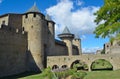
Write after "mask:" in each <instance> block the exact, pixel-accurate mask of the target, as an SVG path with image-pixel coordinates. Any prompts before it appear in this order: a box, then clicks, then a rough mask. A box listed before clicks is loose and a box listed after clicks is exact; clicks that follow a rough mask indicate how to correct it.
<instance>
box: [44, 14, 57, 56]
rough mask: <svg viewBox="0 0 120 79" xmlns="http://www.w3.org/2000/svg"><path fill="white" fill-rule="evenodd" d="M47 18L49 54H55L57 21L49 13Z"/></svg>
mask: <svg viewBox="0 0 120 79" xmlns="http://www.w3.org/2000/svg"><path fill="white" fill-rule="evenodd" d="M45 19H46V21H47V26H48V41H47V43H48V53H47V54H48V55H53V54H54V53H55V51H54V48H55V38H54V36H55V29H54V25H55V23H54V22H53V21H52V20H51V17H50V16H49V15H48V14H47V15H46V16H45Z"/></svg>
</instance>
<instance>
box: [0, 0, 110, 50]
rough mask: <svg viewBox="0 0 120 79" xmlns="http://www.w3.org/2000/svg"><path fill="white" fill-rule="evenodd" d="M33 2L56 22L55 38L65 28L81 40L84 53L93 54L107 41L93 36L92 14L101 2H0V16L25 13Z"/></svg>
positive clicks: (67, 0)
mask: <svg viewBox="0 0 120 79" xmlns="http://www.w3.org/2000/svg"><path fill="white" fill-rule="evenodd" d="M34 2H36V4H37V6H38V8H39V9H40V11H41V12H42V13H43V14H49V15H50V16H51V18H52V20H53V21H55V22H56V25H55V27H56V28H55V30H56V31H55V33H56V38H57V34H59V33H61V32H62V30H63V29H64V27H65V26H67V27H68V28H69V29H70V31H71V32H72V33H75V34H77V35H79V36H80V38H81V39H82V49H83V51H84V52H95V51H96V50H97V49H101V48H102V47H103V44H104V43H106V42H108V41H109V39H108V38H106V39H102V38H99V39H96V38H95V35H94V34H93V31H94V29H95V27H96V24H95V23H94V19H95V16H94V15H93V13H94V12H96V11H97V10H99V8H100V7H101V6H102V5H103V3H104V2H103V0H0V15H2V14H5V13H25V12H26V11H27V10H28V9H29V8H30V7H31V6H32V5H33V4H34Z"/></svg>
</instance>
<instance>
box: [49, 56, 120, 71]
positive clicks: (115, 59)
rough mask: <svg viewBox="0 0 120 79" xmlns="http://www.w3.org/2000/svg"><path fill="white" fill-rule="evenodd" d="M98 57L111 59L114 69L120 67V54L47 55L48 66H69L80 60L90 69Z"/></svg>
mask: <svg viewBox="0 0 120 79" xmlns="http://www.w3.org/2000/svg"><path fill="white" fill-rule="evenodd" d="M98 59H105V60H107V61H109V62H110V63H111V64H112V65H113V70H117V69H120V62H119V61H120V54H102V55H100V54H98V55H97V54H83V55H74V56H48V57H47V67H49V66H50V67H52V66H53V65H57V66H59V68H61V67H62V65H67V67H69V68H70V67H71V64H72V63H73V62H74V61H76V60H80V61H83V62H85V63H86V64H87V65H88V67H89V71H90V70H91V64H92V63H93V62H94V61H95V60H98Z"/></svg>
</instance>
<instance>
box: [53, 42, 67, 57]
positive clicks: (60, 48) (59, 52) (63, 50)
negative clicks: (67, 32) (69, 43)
mask: <svg viewBox="0 0 120 79" xmlns="http://www.w3.org/2000/svg"><path fill="white" fill-rule="evenodd" d="M53 51H55V53H52V54H53V56H64V55H68V49H67V47H66V45H64V44H58V43H55V49H54V50H53Z"/></svg>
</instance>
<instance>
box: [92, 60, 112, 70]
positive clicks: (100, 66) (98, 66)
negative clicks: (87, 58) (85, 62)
mask: <svg viewBox="0 0 120 79" xmlns="http://www.w3.org/2000/svg"><path fill="white" fill-rule="evenodd" d="M91 70H92V71H97V70H113V66H112V64H111V63H110V62H109V61H107V60H105V59H98V60H95V61H94V62H92V64H91Z"/></svg>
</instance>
